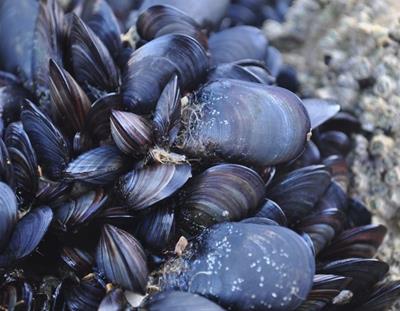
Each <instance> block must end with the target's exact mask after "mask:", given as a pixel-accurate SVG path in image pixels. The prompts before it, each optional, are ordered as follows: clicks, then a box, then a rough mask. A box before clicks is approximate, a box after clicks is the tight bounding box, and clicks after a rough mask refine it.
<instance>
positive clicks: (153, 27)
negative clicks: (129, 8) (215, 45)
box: [136, 5, 207, 48]
mask: <svg viewBox="0 0 400 311" xmlns="http://www.w3.org/2000/svg"><path fill="white" fill-rule="evenodd" d="M136 29H137V31H138V34H139V36H140V37H141V38H143V39H145V40H147V41H150V40H153V39H154V38H157V37H160V36H163V35H166V34H181V35H188V36H189V37H192V38H194V39H196V40H197V41H199V42H200V43H201V44H202V45H203V46H204V48H207V37H206V35H205V34H204V33H203V32H202V31H201V29H200V26H199V25H198V24H197V23H196V22H195V21H194V20H193V19H192V18H191V17H190V16H188V15H186V14H185V13H184V12H183V11H181V10H179V9H176V8H174V7H172V6H164V5H155V6H152V7H149V8H148V9H147V10H145V11H143V12H142V13H141V14H140V15H139V17H138V20H137V22H136Z"/></svg>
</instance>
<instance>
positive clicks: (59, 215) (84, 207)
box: [54, 188, 108, 232]
mask: <svg viewBox="0 0 400 311" xmlns="http://www.w3.org/2000/svg"><path fill="white" fill-rule="evenodd" d="M107 199H108V196H107V195H106V194H105V193H104V191H103V190H102V189H101V188H98V189H97V191H90V192H88V193H87V194H84V195H83V196H81V197H79V198H77V199H75V200H70V201H68V202H64V203H61V204H60V205H58V206H56V207H55V208H56V209H55V212H54V224H55V226H57V227H58V228H59V229H61V230H62V231H72V232H73V231H75V230H78V228H79V227H80V226H82V225H83V224H85V223H87V222H88V221H89V220H90V219H91V218H93V217H94V216H95V215H96V214H97V213H98V212H99V211H100V209H101V208H102V207H103V206H104V204H105V203H106V202H107Z"/></svg>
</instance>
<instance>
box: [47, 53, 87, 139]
mask: <svg viewBox="0 0 400 311" xmlns="http://www.w3.org/2000/svg"><path fill="white" fill-rule="evenodd" d="M50 96H51V100H52V103H53V105H52V108H53V113H54V115H55V116H56V118H57V120H58V121H59V123H60V124H61V125H64V126H63V128H64V130H65V131H66V132H67V133H69V134H70V135H74V134H75V133H76V132H79V131H81V130H82V129H83V127H84V122H85V117H86V114H87V112H88V111H89V109H90V106H91V103H90V100H89V98H88V97H87V96H86V94H85V92H84V91H83V90H82V89H81V87H80V86H79V84H78V83H77V82H76V81H75V79H74V78H73V77H72V76H71V75H70V74H69V73H68V72H67V71H66V70H64V69H62V68H61V67H59V66H58V65H57V64H56V63H55V62H54V61H53V60H50Z"/></svg>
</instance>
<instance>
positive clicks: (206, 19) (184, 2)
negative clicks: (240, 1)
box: [139, 0, 229, 28]
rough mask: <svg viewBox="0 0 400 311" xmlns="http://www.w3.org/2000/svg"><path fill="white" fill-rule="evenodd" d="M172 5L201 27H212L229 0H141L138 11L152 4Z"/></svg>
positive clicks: (221, 16) (217, 22)
mask: <svg viewBox="0 0 400 311" xmlns="http://www.w3.org/2000/svg"><path fill="white" fill-rule="evenodd" d="M160 4H161V5H169V6H173V7H175V8H177V9H179V10H181V11H183V12H185V13H186V14H187V15H188V16H190V17H191V18H193V19H194V20H195V21H196V22H197V23H198V24H199V25H200V26H201V27H207V28H214V27H217V26H218V25H219V23H220V21H221V20H222V18H223V17H224V15H225V12H226V10H227V8H228V5H229V0H219V1H213V0H203V1H201V2H199V1H197V0H145V1H143V3H142V5H141V7H140V9H139V11H140V12H143V11H144V10H146V9H148V8H150V7H152V6H154V5H160Z"/></svg>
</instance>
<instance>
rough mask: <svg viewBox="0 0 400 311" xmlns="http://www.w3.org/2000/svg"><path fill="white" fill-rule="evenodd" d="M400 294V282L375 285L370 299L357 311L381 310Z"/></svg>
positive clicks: (390, 304) (387, 306) (391, 303)
mask: <svg viewBox="0 0 400 311" xmlns="http://www.w3.org/2000/svg"><path fill="white" fill-rule="evenodd" d="M399 296H400V282H399V281H391V282H387V283H384V284H378V285H377V286H375V288H374V291H373V292H372V294H371V296H370V297H369V299H368V301H367V302H365V303H364V304H362V305H361V306H360V307H359V308H357V309H355V310H356V311H380V310H386V309H388V308H389V307H390V306H392V305H393V303H394V302H395V301H396V300H398V298H399Z"/></svg>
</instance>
